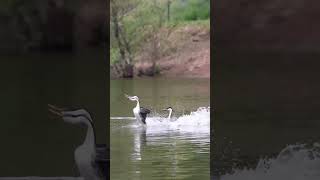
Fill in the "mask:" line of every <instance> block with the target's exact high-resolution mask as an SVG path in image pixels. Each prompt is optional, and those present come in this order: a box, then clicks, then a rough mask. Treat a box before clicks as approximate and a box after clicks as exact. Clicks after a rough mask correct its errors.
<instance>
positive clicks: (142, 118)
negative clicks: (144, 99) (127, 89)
mask: <svg viewBox="0 0 320 180" xmlns="http://www.w3.org/2000/svg"><path fill="white" fill-rule="evenodd" d="M125 97H126V98H128V99H129V100H130V101H136V102H137V105H136V107H135V108H133V114H134V116H135V117H136V119H137V121H138V122H139V123H141V124H143V125H146V118H147V114H149V113H150V110H149V109H147V108H143V107H140V103H139V97H138V96H129V95H127V94H125Z"/></svg>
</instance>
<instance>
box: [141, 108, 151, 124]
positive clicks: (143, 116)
mask: <svg viewBox="0 0 320 180" xmlns="http://www.w3.org/2000/svg"><path fill="white" fill-rule="evenodd" d="M149 113H150V110H149V109H147V108H144V107H140V116H141V120H142V122H143V124H146V118H147V114H149Z"/></svg>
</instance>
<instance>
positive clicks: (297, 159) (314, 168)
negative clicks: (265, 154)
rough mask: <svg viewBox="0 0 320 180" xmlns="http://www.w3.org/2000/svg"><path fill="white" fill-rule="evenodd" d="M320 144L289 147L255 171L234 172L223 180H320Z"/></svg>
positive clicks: (260, 163) (223, 177) (261, 163)
mask: <svg viewBox="0 0 320 180" xmlns="http://www.w3.org/2000/svg"><path fill="white" fill-rule="evenodd" d="M319 150H320V144H318V143H314V144H313V147H309V148H307V147H306V145H304V144H298V145H289V146H287V147H286V148H284V149H283V150H282V151H281V152H280V153H279V155H278V156H277V157H276V158H272V159H268V160H266V159H261V160H260V161H259V163H258V165H257V167H256V168H255V169H245V170H239V169H238V170H237V169H235V170H234V173H233V174H227V175H224V176H222V177H221V180H319V179H320V151H319Z"/></svg>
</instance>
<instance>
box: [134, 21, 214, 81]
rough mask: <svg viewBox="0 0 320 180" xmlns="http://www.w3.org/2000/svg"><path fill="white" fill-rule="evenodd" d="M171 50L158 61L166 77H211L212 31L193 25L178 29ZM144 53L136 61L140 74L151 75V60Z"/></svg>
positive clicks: (137, 71)
mask: <svg viewBox="0 0 320 180" xmlns="http://www.w3.org/2000/svg"><path fill="white" fill-rule="evenodd" d="M168 39H169V40H170V45H168V44H166V45H167V46H171V48H172V49H171V50H168V51H169V52H168V51H167V53H164V55H163V56H162V57H161V58H160V59H159V60H157V61H156V70H157V72H158V73H159V74H158V75H160V76H165V77H188V78H209V77H210V30H209V29H208V28H202V27H198V26H194V25H187V26H185V27H182V28H178V29H176V30H175V32H173V33H172V34H171V35H170V37H169V38H168ZM148 58H149V56H147V55H141V56H140V57H139V58H138V59H137V62H136V63H135V74H136V75H137V76H145V75H147V76H148V75H150V74H151V73H150V71H151V67H152V62H150V59H148Z"/></svg>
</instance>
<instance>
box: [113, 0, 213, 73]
mask: <svg viewBox="0 0 320 180" xmlns="http://www.w3.org/2000/svg"><path fill="white" fill-rule="evenodd" d="M110 13H111V22H110V39H111V40H110V54H111V55H110V57H111V58H110V60H111V70H112V71H113V72H115V73H116V74H117V75H118V76H119V77H133V76H134V74H133V68H134V66H133V64H134V62H135V61H136V60H137V57H139V56H141V54H148V56H149V58H148V59H150V62H151V63H152V68H151V71H150V75H154V74H156V73H157V67H156V61H157V60H158V59H159V58H160V56H161V55H162V54H163V53H165V52H164V51H165V48H163V47H165V46H163V44H166V45H167V44H168V43H170V39H169V35H170V33H171V32H172V30H173V29H174V28H176V27H179V26H186V25H195V26H197V25H201V24H207V25H209V19H210V0H151V1H150V0H112V1H111V12H110ZM161 45H162V46H161Z"/></svg>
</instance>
